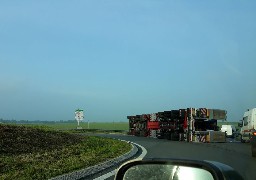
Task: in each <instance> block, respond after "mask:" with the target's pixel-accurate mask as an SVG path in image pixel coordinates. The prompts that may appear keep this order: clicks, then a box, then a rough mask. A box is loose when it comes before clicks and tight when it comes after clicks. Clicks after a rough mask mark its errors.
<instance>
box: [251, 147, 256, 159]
mask: <svg viewBox="0 0 256 180" xmlns="http://www.w3.org/2000/svg"><path fill="white" fill-rule="evenodd" d="M252 157H256V147H254V146H252Z"/></svg>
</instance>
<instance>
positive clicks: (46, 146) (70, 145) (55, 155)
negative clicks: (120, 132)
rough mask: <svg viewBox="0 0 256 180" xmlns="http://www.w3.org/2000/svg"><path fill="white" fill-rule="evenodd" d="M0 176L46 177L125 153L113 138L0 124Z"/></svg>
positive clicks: (125, 149) (127, 145)
mask: <svg viewBox="0 0 256 180" xmlns="http://www.w3.org/2000/svg"><path fill="white" fill-rule="evenodd" d="M0 147H1V149H0V179H49V178H51V177H55V176H57V175H61V174H64V173H67V172H72V171H74V170H78V169H83V168H86V167H90V166H93V165H96V164H99V163H101V162H104V161H106V160H109V159H112V158H115V157H117V156H120V155H121V154H123V153H125V152H128V151H129V150H130V149H131V146H130V145H129V144H127V143H124V142H120V141H117V140H113V139H106V138H100V137H93V136H82V135H78V134H70V133H63V132H57V131H53V130H49V129H47V128H43V129H42V128H33V127H27V126H14V125H0Z"/></svg>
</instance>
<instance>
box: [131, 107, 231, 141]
mask: <svg viewBox="0 0 256 180" xmlns="http://www.w3.org/2000/svg"><path fill="white" fill-rule="evenodd" d="M226 114H227V112H226V111H225V110H220V109H207V108H198V109H197V108H186V109H178V110H170V111H163V112H158V113H152V114H143V115H136V116H127V118H128V119H129V133H130V134H131V135H135V136H144V137H153V138H159V139H161V138H164V139H169V140H173V141H194V142H225V141H226V139H225V138H226V137H225V133H224V132H220V131H219V128H218V126H217V120H225V119H226Z"/></svg>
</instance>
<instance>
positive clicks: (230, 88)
mask: <svg viewBox="0 0 256 180" xmlns="http://www.w3.org/2000/svg"><path fill="white" fill-rule="evenodd" d="M255 9H256V1H253V0H251V1H241V0H235V1H234V0H232V1H231V0H230V1H222V0H219V1H189V0H187V1H177V0H175V1H170V0H161V1H159V0H140V1H138V0H129V1H124V0H109V1H106V0H85V1H84V0H77V1H67V0H66V1H65V0H61V1H51V0H44V1H27V0H24V1H1V2H0V68H1V70H0V118H3V119H17V120H21V119H23V120H49V121H50V120H51V121H52V120H54V121H58V120H72V119H74V111H75V109H77V108H82V109H84V110H85V120H90V121H91V122H101V121H111V122H112V121H127V119H126V116H127V115H136V114H143V113H154V112H159V111H164V110H171V109H179V108H187V107H196V108H200V107H208V108H218V109H226V110H227V111H228V120H229V121H238V120H240V119H241V118H242V115H243V112H244V111H245V110H246V109H248V108H253V107H256V80H255V78H256V23H255V22H256V11H255Z"/></svg>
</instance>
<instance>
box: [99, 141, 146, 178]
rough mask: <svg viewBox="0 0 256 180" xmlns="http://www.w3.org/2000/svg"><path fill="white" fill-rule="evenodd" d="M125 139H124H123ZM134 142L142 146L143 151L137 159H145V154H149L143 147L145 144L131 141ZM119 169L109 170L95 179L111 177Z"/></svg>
mask: <svg viewBox="0 0 256 180" xmlns="http://www.w3.org/2000/svg"><path fill="white" fill-rule="evenodd" d="M122 141H123V140H122ZM131 143H132V144H135V145H136V146H139V147H140V148H141V150H142V153H141V155H140V156H139V157H138V158H137V159H143V158H144V157H145V156H146V154H147V150H146V149H145V148H144V147H143V146H141V145H139V144H137V143H133V142H131ZM117 170H118V169H115V170H113V171H111V172H109V173H106V174H104V175H102V176H100V177H98V178H95V179H94V180H104V179H107V178H109V177H111V176H114V175H115V174H116V171H117Z"/></svg>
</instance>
